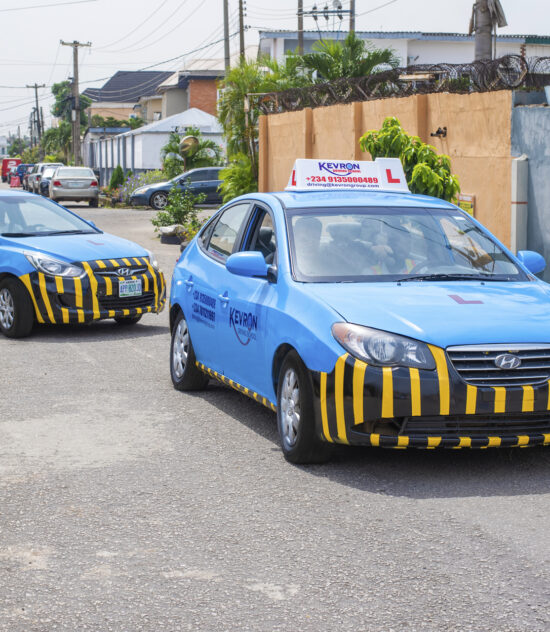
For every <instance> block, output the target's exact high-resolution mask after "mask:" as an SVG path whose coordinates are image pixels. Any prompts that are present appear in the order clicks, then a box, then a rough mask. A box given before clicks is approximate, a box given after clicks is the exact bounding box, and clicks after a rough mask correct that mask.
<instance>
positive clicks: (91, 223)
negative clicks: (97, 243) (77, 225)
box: [88, 220, 99, 230]
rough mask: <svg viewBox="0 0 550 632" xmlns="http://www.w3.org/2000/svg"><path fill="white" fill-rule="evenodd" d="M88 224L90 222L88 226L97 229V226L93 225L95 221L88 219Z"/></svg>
mask: <svg viewBox="0 0 550 632" xmlns="http://www.w3.org/2000/svg"><path fill="white" fill-rule="evenodd" d="M88 224H90V226H91V227H92V228H95V229H96V230H99V228H98V227H97V226H96V225H95V223H94V222H91V221H90V220H88Z"/></svg>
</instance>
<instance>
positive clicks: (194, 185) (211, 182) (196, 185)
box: [130, 167, 222, 211]
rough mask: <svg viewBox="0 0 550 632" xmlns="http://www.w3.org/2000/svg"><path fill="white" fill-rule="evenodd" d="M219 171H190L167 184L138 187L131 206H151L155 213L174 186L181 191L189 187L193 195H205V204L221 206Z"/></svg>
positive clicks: (160, 208)
mask: <svg viewBox="0 0 550 632" xmlns="http://www.w3.org/2000/svg"><path fill="white" fill-rule="evenodd" d="M221 169H222V167H205V168H202V169H191V170H190V171H186V172H185V173H182V174H181V175H179V176H176V177H175V178H172V180H168V182H158V183H157V184H148V185H147V186H143V187H139V188H138V189H136V190H135V191H134V192H133V194H132V196H131V198H130V203H131V204H132V205H133V206H152V207H153V208H154V209H156V210H157V211H161V210H162V209H163V208H164V207H165V206H166V204H167V202H168V193H170V190H171V189H172V187H173V185H174V184H176V186H177V187H178V188H179V189H181V190H182V191H183V190H184V189H186V188H187V187H189V189H190V190H191V191H192V192H193V193H194V194H195V195H198V194H199V193H204V194H205V195H206V199H205V200H204V203H205V204H221V203H222V197H221V194H220V193H219V191H218V187H219V186H220V184H221V180H220V171H221Z"/></svg>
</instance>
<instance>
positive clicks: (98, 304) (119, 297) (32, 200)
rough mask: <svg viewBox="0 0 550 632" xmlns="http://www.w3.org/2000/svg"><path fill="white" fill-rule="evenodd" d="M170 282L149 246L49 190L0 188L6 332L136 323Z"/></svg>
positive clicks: (1, 318)
mask: <svg viewBox="0 0 550 632" xmlns="http://www.w3.org/2000/svg"><path fill="white" fill-rule="evenodd" d="M165 295H166V289H165V281H164V276H163V274H162V272H161V271H160V270H159V269H158V265H157V262H156V260H155V257H154V256H153V254H152V253H151V252H149V251H148V250H145V249H144V248H142V247H141V246H139V245H138V244H136V243H133V242H131V241H128V240H126V239H121V238H120V237H115V236H114V235H109V234H107V233H103V232H102V231H101V230H99V229H98V228H96V227H95V226H94V225H93V224H92V223H90V222H86V221H85V220H83V219H82V218H80V217H78V215H75V214H74V213H72V212H70V211H68V210H67V209H65V208H63V207H62V206H60V205H58V204H56V203H55V202H52V201H50V200H47V199H45V198H43V197H40V196H37V195H33V194H27V193H19V192H17V193H16V192H2V193H1V194H0V331H1V332H2V333H3V334H4V335H6V336H8V337H12V338H19V337H23V336H26V335H28V334H29V333H30V332H31V330H32V327H33V324H34V323H35V322H38V323H51V324H68V323H89V322H92V321H95V320H100V319H105V318H113V319H115V321H117V322H118V323H119V324H121V325H132V324H135V323H137V322H138V321H139V320H140V319H141V317H142V315H143V314H144V313H147V312H157V313H158V312H160V311H161V310H162V309H163V307H164V304H165V301H166V297H165Z"/></svg>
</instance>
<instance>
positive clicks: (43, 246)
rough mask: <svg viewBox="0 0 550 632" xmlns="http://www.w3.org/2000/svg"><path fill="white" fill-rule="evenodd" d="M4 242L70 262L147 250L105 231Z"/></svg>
mask: <svg viewBox="0 0 550 632" xmlns="http://www.w3.org/2000/svg"><path fill="white" fill-rule="evenodd" d="M6 241H7V242H9V244H10V245H11V246H13V247H14V248H17V249H22V250H36V251H38V252H44V253H46V254H49V255H52V256H53V257H57V258H59V259H63V260H65V261H71V262H72V261H90V260H92V259H120V258H121V257H145V256H147V251H146V250H145V248H142V247H141V246H140V245H139V244H136V243H135V242H133V241H128V240H127V239H123V238H122V237H116V236H115V235H110V234H109V233H89V234H88V233H87V234H85V235H52V236H51V237H22V238H12V239H6Z"/></svg>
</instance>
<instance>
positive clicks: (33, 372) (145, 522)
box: [0, 205, 550, 632]
mask: <svg viewBox="0 0 550 632" xmlns="http://www.w3.org/2000/svg"><path fill="white" fill-rule="evenodd" d="M73 208H75V209H76V208H77V206H76V205H75V207H73ZM80 208H81V209H82V210H81V212H82V215H84V216H85V217H87V218H90V219H93V220H94V221H95V222H96V224H97V225H98V226H99V227H100V228H103V229H105V230H108V231H110V232H113V233H116V234H119V235H121V236H124V237H128V238H130V239H135V240H137V241H139V242H140V243H142V244H143V245H144V246H146V247H148V248H151V249H153V250H154V251H155V252H156V253H157V254H158V255H159V259H160V261H161V263H162V266H163V267H164V269H165V271H166V272H167V273H168V275H169V274H170V271H171V268H172V266H173V263H174V260H175V259H176V257H177V254H178V248H177V246H165V245H160V244H159V243H158V241H156V240H155V238H154V234H153V232H152V230H151V226H150V224H149V218H150V217H151V214H152V213H150V212H148V211H122V210H108V209H87V208H85V207H80ZM168 349H169V332H168V317H167V313H166V312H165V313H163V314H162V315H161V316H159V317H156V316H153V315H146V316H145V317H144V318H143V320H142V322H141V323H140V324H139V325H138V326H136V327H134V328H132V329H122V328H119V327H118V326H117V325H116V324H115V323H113V322H110V321H106V322H101V323H98V324H95V325H91V326H87V327H85V326H81V327H76V326H75V327H41V328H37V330H36V332H35V334H34V336H33V337H31V338H29V339H26V340H21V341H12V340H7V339H0V499H1V502H0V629H1V630H6V631H10V632H15V631H21V632H23V631H24V632H29V631H45V632H46V631H47V632H50V631H51V630H67V631H71V632H74V631H77V630H78V631H80V630H115V631H123V630H124V631H131V632H133V631H140V630H147V631H149V630H150V631H155V632H157V631H161V630H162V631H163V632H164V631H172V630H174V631H176V630H193V631H197V630H205V631H211V630H239V631H241V630H253V631H270V630H281V631H289V632H294V631H296V630H302V631H312V632H318V631H325V630H326V631H336V630H338V631H341V630H353V631H361V630H365V631H367V630H368V631H378V630H383V631H388V630H434V631H441V630H457V631H458V630H460V631H462V630H475V631H477V630H488V631H489V630H490V631H495V630H498V631H526V632H527V631H529V632H532V631H535V630H548V629H550V624H549V617H548V600H549V596H550V595H549V592H550V591H549V586H550V584H549V566H548V563H549V558H550V537H549V533H550V529H549V528H548V518H549V509H548V508H549V500H550V460H549V457H550V451H548V450H547V449H546V450H545V449H542V448H541V449H525V450H519V449H518V450H516V451H505V450H502V451H478V452H467V451H448V452H437V451H427V452H418V451H381V450H380V451H379V450H369V449H347V450H342V451H341V452H340V453H339V455H338V456H337V458H336V459H335V461H334V462H332V463H330V464H328V465H323V466H311V467H293V466H291V465H289V464H287V463H286V462H285V461H284V459H283V458H282V456H281V452H280V450H279V447H278V442H277V437H276V425H275V416H274V415H273V414H272V413H270V412H268V411H267V410H265V409H264V408H262V407H261V406H259V405H258V404H255V403H254V402H252V401H250V400H248V399H246V398H245V397H244V396H242V395H240V394H238V393H235V392H234V391H229V390H227V389H225V388H224V387H221V386H218V385H216V384H212V386H211V387H210V388H209V389H208V391H206V392H205V393H201V394H183V393H179V392H176V391H175V390H173V389H172V386H171V383H170V378H169V371H168Z"/></svg>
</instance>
